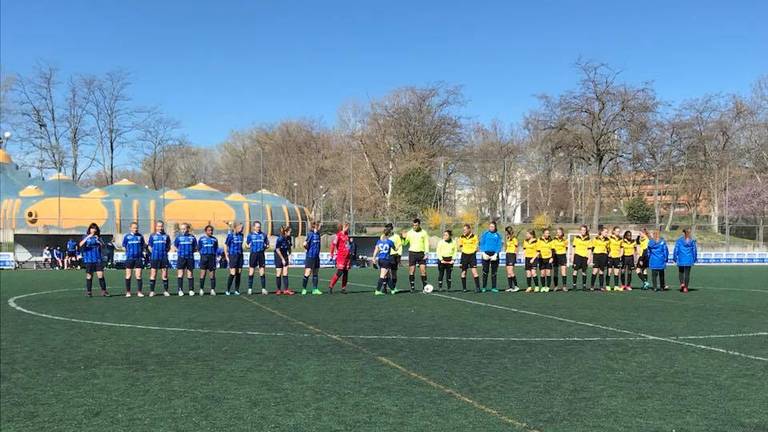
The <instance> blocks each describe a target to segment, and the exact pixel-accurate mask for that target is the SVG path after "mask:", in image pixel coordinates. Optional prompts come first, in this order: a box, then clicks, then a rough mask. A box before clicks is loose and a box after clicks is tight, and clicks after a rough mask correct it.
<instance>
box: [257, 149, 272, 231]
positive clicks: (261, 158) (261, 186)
mask: <svg viewBox="0 0 768 432" xmlns="http://www.w3.org/2000/svg"><path fill="white" fill-rule="evenodd" d="M259 204H260V207H261V223H264V149H263V148H262V147H259ZM271 230H272V228H271V227H270V228H269V230H268V231H271Z"/></svg>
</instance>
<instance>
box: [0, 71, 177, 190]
mask: <svg viewBox="0 0 768 432" xmlns="http://www.w3.org/2000/svg"><path fill="white" fill-rule="evenodd" d="M130 87H131V81H130V76H129V74H128V73H127V72H125V71H121V70H116V71H111V72H107V73H106V74H104V75H102V76H95V75H73V76H69V77H63V76H62V74H61V73H60V72H59V70H58V69H57V68H56V67H54V66H52V65H48V64H41V65H38V67H37V68H36V71H35V72H34V73H33V74H32V75H30V76H6V77H4V79H3V86H2V100H3V103H2V114H3V115H2V122H3V123H4V127H7V128H10V129H12V130H13V132H14V137H13V141H12V144H13V145H15V146H16V147H17V148H18V149H20V150H21V151H19V152H17V159H18V160H19V162H21V164H23V165H25V166H27V167H28V168H30V169H33V170H35V169H36V170H37V171H38V172H39V173H40V174H41V175H43V173H44V172H49V171H53V172H59V173H64V174H66V175H68V176H70V177H71V178H72V180H73V181H75V182H81V181H85V182H89V183H100V184H112V183H114V182H115V181H116V180H119V179H118V178H117V174H118V173H119V171H121V169H122V167H124V166H125V165H126V162H127V160H128V159H129V160H130V161H135V160H136V159H137V155H138V159H139V160H140V161H141V170H140V171H141V173H142V174H143V177H144V178H145V179H146V180H147V181H148V183H149V184H150V185H151V186H153V187H158V186H159V185H160V184H162V179H163V178H164V177H166V176H167V174H168V172H169V171H168V169H167V168H164V166H163V164H162V162H163V161H162V159H163V158H162V157H161V156H162V154H163V152H165V151H175V150H176V149H177V148H183V147H185V146H186V147H190V146H189V145H187V144H186V142H185V139H184V137H183V135H181V133H180V125H179V123H178V122H177V121H176V120H174V119H172V118H170V117H168V116H167V115H165V114H164V113H162V112H161V111H160V110H159V109H158V108H156V107H144V106H139V105H137V104H135V103H134V102H133V100H132V98H131V92H130V90H131V88H130ZM164 169H165V170H166V172H165V173H164V172H163V170H164Z"/></svg>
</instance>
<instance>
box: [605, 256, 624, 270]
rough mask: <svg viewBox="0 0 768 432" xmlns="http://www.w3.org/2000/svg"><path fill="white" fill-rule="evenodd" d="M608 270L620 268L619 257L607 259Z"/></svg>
mask: <svg viewBox="0 0 768 432" xmlns="http://www.w3.org/2000/svg"><path fill="white" fill-rule="evenodd" d="M608 268H615V269H619V268H621V257H616V258H614V257H608Z"/></svg>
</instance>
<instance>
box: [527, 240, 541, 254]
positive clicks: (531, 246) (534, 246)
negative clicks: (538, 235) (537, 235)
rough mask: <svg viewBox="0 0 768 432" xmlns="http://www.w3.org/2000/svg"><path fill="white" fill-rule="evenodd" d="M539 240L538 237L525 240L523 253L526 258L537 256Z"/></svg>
mask: <svg viewBox="0 0 768 432" xmlns="http://www.w3.org/2000/svg"><path fill="white" fill-rule="evenodd" d="M538 243H539V241H538V240H536V239H530V240H523V255H524V256H525V257H526V258H535V257H536V252H538V250H539V245H538Z"/></svg>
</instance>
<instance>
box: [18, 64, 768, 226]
mask: <svg viewBox="0 0 768 432" xmlns="http://www.w3.org/2000/svg"><path fill="white" fill-rule="evenodd" d="M576 71H577V73H578V77H579V78H578V81H577V82H576V85H575V86H574V87H573V88H572V89H571V90H568V91H565V92H563V93H561V94H557V95H548V94H543V95H540V96H538V100H539V104H538V106H537V107H536V108H535V109H533V110H531V111H530V112H529V113H528V114H527V115H525V116H524V118H523V119H521V121H520V122H519V123H516V124H512V125H506V124H502V123H501V122H499V121H491V122H488V123H476V122H472V121H470V120H469V119H468V118H467V117H465V113H464V110H465V103H466V99H465V97H464V94H463V92H462V89H461V88H460V87H457V86H451V85H447V84H442V83H441V84H435V85H430V86H425V87H403V88H399V89H396V90H393V91H392V92H390V93H389V94H387V95H386V96H384V97H382V98H379V99H372V100H369V101H366V102H360V103H349V104H346V105H344V106H342V107H340V109H339V116H338V120H337V122H336V124H335V125H334V126H332V127H329V126H327V125H325V124H322V123H320V122H317V121H313V120H307V119H299V120H286V121H282V122H279V123H276V124H268V125H258V126H254V127H251V128H247V129H244V130H239V131H235V132H232V133H231V135H230V136H229V137H228V138H227V139H226V140H225V141H224V142H223V143H221V144H220V145H219V146H218V147H217V148H206V147H197V146H193V145H191V144H189V142H188V141H187V140H186V139H184V137H183V136H181V135H180V133H179V131H180V125H179V124H178V122H176V121H174V120H173V119H171V118H169V117H167V116H166V115H164V114H162V113H161V112H160V111H159V110H157V109H146V108H141V107H136V106H135V105H134V104H132V101H131V99H130V96H129V88H130V81H129V79H128V76H127V75H125V74H124V73H119V72H113V73H109V74H106V75H105V76H103V77H84V76H76V77H71V78H69V79H67V80H66V82H65V83H63V84H62V83H60V82H59V77H58V76H57V71H56V70H55V69H54V68H50V67H43V68H41V69H40V71H39V72H38V74H36V75H34V76H31V77H26V78H25V77H20V78H19V79H18V81H17V82H16V83H15V84H14V85H13V86H12V94H13V95H14V97H13V105H14V107H15V110H14V112H15V115H14V119H15V121H16V125H17V129H16V130H17V131H19V132H22V136H23V138H17V139H15V140H14V141H16V142H23V143H24V145H29V146H32V147H33V148H35V149H36V150H39V153H40V155H42V157H41V159H42V160H43V164H44V166H43V167H42V168H44V169H45V168H48V169H55V170H59V171H62V172H66V173H67V174H68V175H71V176H72V178H73V180H75V181H87V182H90V183H97V184H103V183H111V182H113V181H115V179H117V178H119V177H123V176H127V177H130V178H133V179H135V180H138V181H142V182H144V183H147V184H149V185H150V186H152V187H161V186H166V187H174V188H175V187H183V186H186V185H189V184H192V183H195V182H198V181H204V182H207V183H211V184H213V185H216V186H217V187H219V188H221V189H223V190H233V191H240V192H243V193H249V192H254V191H257V190H259V189H261V188H262V187H263V188H266V189H269V190H271V191H273V192H276V193H278V194H282V195H285V196H287V197H289V198H291V199H295V200H296V201H298V202H299V203H300V204H304V205H306V206H308V207H311V208H314V209H319V208H322V211H323V212H324V215H325V216H326V219H349V218H357V219H358V220H362V219H382V218H387V219H391V218H393V217H395V216H398V217H410V216H412V215H416V214H423V213H424V212H425V210H427V209H430V210H431V212H432V213H437V214H438V215H439V216H440V217H444V216H446V215H447V216H450V217H455V218H457V219H462V220H464V219H471V218H472V217H474V218H477V217H480V218H486V217H496V218H502V219H509V218H510V217H511V216H512V215H513V214H514V213H515V212H517V211H522V210H524V212H523V213H524V216H531V217H532V216H533V215H536V214H546V215H548V216H549V217H551V218H552V219H554V220H558V221H570V222H584V223H590V224H592V225H593V226H594V225H596V224H597V223H598V221H599V220H601V218H605V216H606V213H607V214H613V213H614V211H616V212H621V213H624V214H626V212H627V209H628V208H629V209H630V210H631V209H632V208H633V207H632V205H628V203H635V204H637V203H638V200H639V199H641V200H643V201H645V202H647V203H649V204H650V205H651V206H652V208H653V214H652V218H651V219H652V221H653V222H655V223H656V224H666V225H667V227H670V226H671V225H672V224H673V220H674V218H675V216H676V214H679V213H681V212H682V213H684V214H686V215H687V216H688V217H690V218H691V222H693V223H695V222H697V220H699V219H700V218H701V217H702V216H706V217H707V218H708V219H707V223H710V224H711V226H712V227H713V229H714V230H722V227H723V225H725V231H726V232H729V229H730V228H729V226H730V222H731V221H733V220H735V218H742V219H744V220H747V219H749V220H750V221H752V222H755V223H758V224H760V226H761V227H762V225H763V224H764V220H765V217H766V213H767V212H768V205H766V204H768V192H766V190H768V187H766V180H768V178H767V177H768V77H762V78H760V79H759V80H757V81H756V83H755V84H754V89H753V91H752V92H751V93H750V94H746V95H730V94H728V95H726V94H714V95H704V96H702V97H700V98H696V99H691V100H687V101H683V102H681V103H679V104H672V103H670V102H668V101H664V100H662V99H661V98H659V97H658V95H657V94H656V93H655V91H654V88H653V86H652V84H651V83H638V84H634V83H628V82H625V81H623V80H622V79H621V75H620V73H619V72H618V71H615V70H613V69H611V68H610V67H609V66H607V65H605V64H600V63H593V62H581V61H580V62H577V63H576ZM125 155H130V160H131V161H132V162H134V161H136V160H137V158H138V160H139V161H140V167H137V166H136V164H134V163H130V164H127V163H123V162H125V161H126V160H125ZM170 155H173V157H169V156H170ZM33 162H34V161H33ZM32 165H34V163H32ZM262 167H263V170H262ZM761 235H762V233H761Z"/></svg>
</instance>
